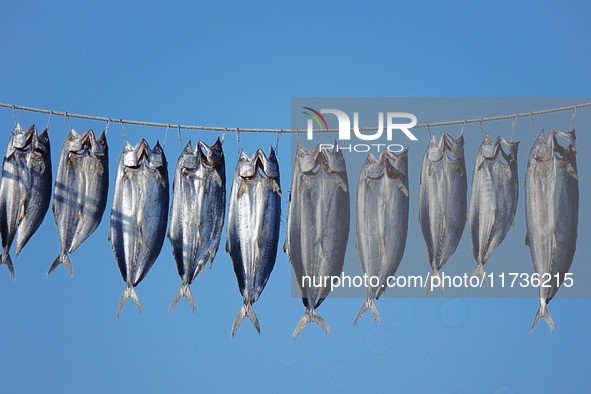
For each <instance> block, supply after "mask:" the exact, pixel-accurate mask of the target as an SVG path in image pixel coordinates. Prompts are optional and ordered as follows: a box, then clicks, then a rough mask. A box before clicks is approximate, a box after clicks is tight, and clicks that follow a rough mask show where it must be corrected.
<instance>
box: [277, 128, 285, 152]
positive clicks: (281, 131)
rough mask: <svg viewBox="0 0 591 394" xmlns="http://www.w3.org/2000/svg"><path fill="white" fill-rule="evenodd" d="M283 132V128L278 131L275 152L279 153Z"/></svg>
mask: <svg viewBox="0 0 591 394" xmlns="http://www.w3.org/2000/svg"><path fill="white" fill-rule="evenodd" d="M281 133H283V129H280V131H279V132H278V133H277V140H276V141H275V154H277V148H278V147H279V136H280V135H281Z"/></svg>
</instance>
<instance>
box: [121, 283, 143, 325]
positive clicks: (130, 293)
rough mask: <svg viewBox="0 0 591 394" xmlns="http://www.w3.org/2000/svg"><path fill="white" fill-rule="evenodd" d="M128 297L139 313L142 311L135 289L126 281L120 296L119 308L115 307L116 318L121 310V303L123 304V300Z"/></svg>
mask: <svg viewBox="0 0 591 394" xmlns="http://www.w3.org/2000/svg"><path fill="white" fill-rule="evenodd" d="M128 298H131V299H132V300H133V302H134V303H135V305H136V306H137V309H138V310H139V311H140V313H142V305H141V304H140V299H139V298H138V297H137V293H136V292H135V289H134V288H133V286H132V285H131V284H129V283H126V284H125V290H124V291H123V295H122V296H121V301H119V308H118V309H117V318H119V315H120V314H121V310H122V309H123V305H124V304H125V301H127V299H128Z"/></svg>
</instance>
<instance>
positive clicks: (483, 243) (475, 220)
mask: <svg viewBox="0 0 591 394" xmlns="http://www.w3.org/2000/svg"><path fill="white" fill-rule="evenodd" d="M518 147H519V141H515V142H509V141H507V140H506V139H504V138H502V137H497V138H496V139H495V140H494V141H493V140H491V139H490V136H489V135H488V134H487V135H486V136H485V137H484V140H483V141H482V143H481V144H480V148H479V149H478V153H477V154H476V164H475V165H474V175H473V177H472V195H471V197H470V208H469V210H468V221H469V223H470V231H471V233H472V253H473V254H474V259H475V260H476V268H475V269H474V272H473V273H472V275H478V276H481V277H484V264H485V263H486V262H487V261H488V259H489V258H490V256H491V254H492V252H493V250H495V248H496V247H497V246H499V245H500V244H501V242H503V240H504V239H505V236H506V235H507V232H508V231H509V228H510V227H511V226H512V225H513V222H514V221H515V211H516V210H517V200H518V198H519V180H518V175H517V150H518ZM505 150H506V151H505Z"/></svg>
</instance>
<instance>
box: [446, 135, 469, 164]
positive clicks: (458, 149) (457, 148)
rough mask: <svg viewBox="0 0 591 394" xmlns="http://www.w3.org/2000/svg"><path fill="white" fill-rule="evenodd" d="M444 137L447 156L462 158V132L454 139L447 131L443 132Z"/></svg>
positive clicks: (453, 158) (455, 158)
mask: <svg viewBox="0 0 591 394" xmlns="http://www.w3.org/2000/svg"><path fill="white" fill-rule="evenodd" d="M443 136H444V137H445V145H446V149H447V151H448V153H449V154H451V156H449V154H448V157H449V158H450V159H452V160H459V159H463V158H464V134H463V133H462V134H460V136H459V137H458V138H457V139H454V138H453V137H452V136H450V135H449V134H447V133H443Z"/></svg>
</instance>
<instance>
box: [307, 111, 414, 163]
mask: <svg viewBox="0 0 591 394" xmlns="http://www.w3.org/2000/svg"><path fill="white" fill-rule="evenodd" d="M302 108H303V109H304V110H305V111H304V114H306V115H308V116H309V117H310V118H309V119H308V123H307V139H308V140H312V139H313V138H314V123H316V125H317V126H318V130H320V131H327V130H329V127H328V123H327V121H326V118H325V117H324V116H323V114H332V115H334V116H336V118H337V121H338V125H339V127H338V132H339V137H338V139H339V142H340V141H350V140H351V137H352V135H351V131H353V134H354V137H355V138H356V139H358V140H361V141H376V140H379V139H380V138H382V135H383V134H384V112H378V125H377V128H375V129H374V128H372V129H371V130H367V129H368V128H366V129H365V130H362V129H361V128H360V127H359V112H353V127H352V128H351V119H350V118H349V115H347V113H346V112H344V111H341V110H339V109H320V110H319V111H318V110H315V109H313V108H311V107H302ZM400 120H406V121H405V122H400ZM416 124H417V117H416V116H415V115H414V114H411V113H409V112H387V113H386V126H385V129H386V139H387V141H388V142H391V141H392V140H393V136H394V131H401V132H402V133H404V135H406V137H407V138H408V139H409V140H411V141H417V137H415V135H414V134H413V133H412V132H411V131H410V129H412V128H413V127H414V126H416ZM334 148H336V150H347V151H349V152H369V151H370V150H371V149H372V148H375V149H377V151H378V152H379V151H381V150H382V149H388V150H389V151H390V152H394V153H396V152H401V151H403V150H404V146H402V145H400V144H396V143H392V144H384V143H373V144H367V143H359V144H349V145H346V144H345V145H339V144H337V145H336V146H335V145H333V144H321V146H320V149H321V150H322V149H334Z"/></svg>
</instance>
